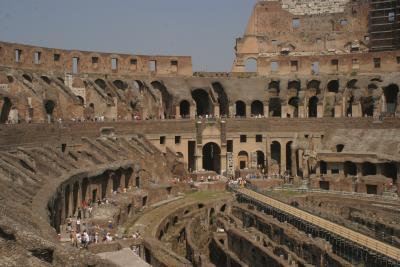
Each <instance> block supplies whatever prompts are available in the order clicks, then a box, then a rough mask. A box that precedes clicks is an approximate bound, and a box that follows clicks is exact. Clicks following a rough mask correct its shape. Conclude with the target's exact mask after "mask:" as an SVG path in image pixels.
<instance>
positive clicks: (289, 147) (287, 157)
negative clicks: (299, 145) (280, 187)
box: [286, 141, 293, 175]
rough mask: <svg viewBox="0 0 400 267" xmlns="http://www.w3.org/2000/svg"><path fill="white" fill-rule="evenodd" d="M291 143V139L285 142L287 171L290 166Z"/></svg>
mask: <svg viewBox="0 0 400 267" xmlns="http://www.w3.org/2000/svg"><path fill="white" fill-rule="evenodd" d="M292 143H293V142H292V141H290V142H287V143H286V170H287V171H289V172H290V171H291V167H292ZM292 175H293V174H292Z"/></svg>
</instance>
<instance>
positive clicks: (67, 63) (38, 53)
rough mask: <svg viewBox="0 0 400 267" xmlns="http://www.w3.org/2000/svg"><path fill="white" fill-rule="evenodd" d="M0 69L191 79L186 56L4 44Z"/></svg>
mask: <svg viewBox="0 0 400 267" xmlns="http://www.w3.org/2000/svg"><path fill="white" fill-rule="evenodd" d="M17 53H18V54H19V55H17ZM17 57H18V59H17ZM74 58H75V60H74ZM74 61H75V62H76V63H77V64H74ZM74 65H75V66H74ZM0 66H5V67H11V68H22V69H34V70H42V71H49V72H62V73H80V74H81V73H95V74H118V75H132V74H156V75H169V76H174V75H185V76H186V75H189V76H191V75H192V59H191V57H189V56H144V55H129V54H116V53H100V52H88V51H78V50H62V49H56V48H44V47H38V46H31V45H23V44H13V43H6V42H0Z"/></svg>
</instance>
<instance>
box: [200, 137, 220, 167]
mask: <svg viewBox="0 0 400 267" xmlns="http://www.w3.org/2000/svg"><path fill="white" fill-rule="evenodd" d="M203 169H205V170H207V171H215V172H216V173H218V174H219V173H220V172H221V149H220V148H219V146H218V145H217V144H216V143H207V144H206V145H204V146H203Z"/></svg>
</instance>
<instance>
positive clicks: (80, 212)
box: [76, 208, 82, 220]
mask: <svg viewBox="0 0 400 267" xmlns="http://www.w3.org/2000/svg"><path fill="white" fill-rule="evenodd" d="M76 218H77V219H79V220H80V219H82V211H81V208H78V216H76Z"/></svg>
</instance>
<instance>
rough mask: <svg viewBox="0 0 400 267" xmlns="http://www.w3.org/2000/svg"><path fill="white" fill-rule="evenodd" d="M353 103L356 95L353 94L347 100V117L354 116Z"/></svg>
mask: <svg viewBox="0 0 400 267" xmlns="http://www.w3.org/2000/svg"><path fill="white" fill-rule="evenodd" d="M353 105H354V96H352V95H351V96H350V97H349V98H348V101H347V109H346V115H347V117H352V116H353Z"/></svg>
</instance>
